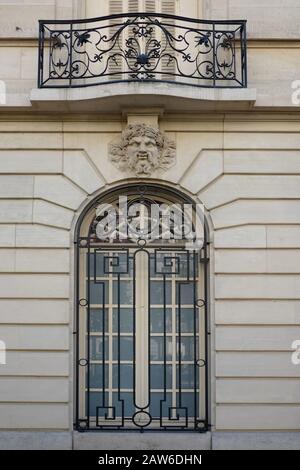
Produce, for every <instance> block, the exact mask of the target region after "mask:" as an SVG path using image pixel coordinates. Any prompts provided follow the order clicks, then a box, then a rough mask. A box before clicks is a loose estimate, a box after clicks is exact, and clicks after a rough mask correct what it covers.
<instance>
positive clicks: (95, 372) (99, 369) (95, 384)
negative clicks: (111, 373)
mask: <svg viewBox="0 0 300 470" xmlns="http://www.w3.org/2000/svg"><path fill="white" fill-rule="evenodd" d="M86 373H88V371H87V368H86ZM103 385H105V388H108V366H107V365H106V366H105V383H104V384H103V366H102V364H90V388H101V389H102V388H103Z"/></svg>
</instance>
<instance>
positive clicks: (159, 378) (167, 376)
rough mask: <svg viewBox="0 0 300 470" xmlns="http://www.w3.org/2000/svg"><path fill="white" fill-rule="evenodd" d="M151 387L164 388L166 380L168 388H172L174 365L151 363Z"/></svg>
mask: <svg viewBox="0 0 300 470" xmlns="http://www.w3.org/2000/svg"><path fill="white" fill-rule="evenodd" d="M150 378H151V389H157V388H164V382H165V381H166V388H172V366H170V365H167V366H166V368H165V367H164V365H160V364H151V369H150Z"/></svg>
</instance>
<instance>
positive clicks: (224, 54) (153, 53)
mask: <svg viewBox="0 0 300 470" xmlns="http://www.w3.org/2000/svg"><path fill="white" fill-rule="evenodd" d="M120 81H131V82H132V81H133V82H141V81H143V82H144V81H160V82H171V83H174V82H176V83H177V82H178V83H180V84H188V85H195V86H199V87H205V88H229V87H246V86H247V60H246V21H202V20H197V19H190V18H181V17H176V16H171V15H157V14H150V13H147V14H146V13H145V14H142V13H136V14H135V13H133V14H126V15H124V14H120V15H113V16H107V17H103V18H97V19H90V20H86V19H84V20H74V21H53V22H47V21H40V34H39V80H38V85H39V88H45V87H47V88H57V87H81V86H89V85H101V84H104V83H108V82H120Z"/></svg>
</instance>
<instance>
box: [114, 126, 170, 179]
mask: <svg viewBox="0 0 300 470" xmlns="http://www.w3.org/2000/svg"><path fill="white" fill-rule="evenodd" d="M109 159H110V161H111V162H112V163H113V164H114V165H115V166H116V167H117V168H119V169H120V170H121V171H127V172H132V173H134V174H135V175H136V176H138V177H149V176H151V175H152V174H153V173H154V172H156V171H165V170H167V169H168V168H170V167H171V166H173V165H174V164H175V160H176V148H175V142H174V141H172V140H170V139H169V138H168V137H167V136H166V135H165V134H164V133H163V132H161V131H160V130H158V129H156V128H154V127H150V126H148V125H147V124H144V123H143V124H129V125H128V126H127V127H126V129H125V130H124V131H123V132H122V135H121V137H120V138H118V139H116V140H115V141H113V142H111V143H110V144H109Z"/></svg>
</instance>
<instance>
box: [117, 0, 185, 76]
mask: <svg viewBox="0 0 300 470" xmlns="http://www.w3.org/2000/svg"><path fill="white" fill-rule="evenodd" d="M139 12H147V13H158V14H159V13H165V14H171V15H175V13H176V0H110V1H109V14H110V15H115V14H118V13H139ZM121 21H122V20H118V19H117V20H110V24H111V28H110V32H111V35H113V34H114V32H116V31H117V30H118V27H117V26H114V25H116V24H120V22H121ZM166 21H167V23H168V24H169V25H173V24H174V27H173V26H169V27H168V30H169V32H170V33H171V34H172V35H173V34H175V21H174V20H172V19H168V20H166ZM154 34H155V36H157V32H156V33H154ZM158 35H160V33H159V32H158ZM153 37H154V36H153ZM156 39H158V40H159V39H160V38H159V37H156ZM122 41H125V37H123V38H122ZM161 45H162V50H164V53H165V56H164V57H162V59H161V63H160V66H159V69H160V70H161V72H162V76H161V78H162V80H164V79H165V80H173V79H174V78H173V77H172V74H173V73H174V71H175V64H174V63H173V62H172V59H171V58H170V56H173V50H172V47H171V46H170V45H169V44H168V42H167V40H166V38H165V35H164V34H162V35H161ZM118 51H119V48H118V46H117V45H116V47H115V48H114V49H113V50H112V51H111V55H112V56H113V55H114V54H116V56H115V58H111V60H110V62H109V67H108V71H109V73H110V74H113V76H112V79H113V80H121V79H122V63H121V62H122V61H121V58H120V57H118V55H117V53H118ZM168 54H169V55H168ZM130 60H132V59H129V61H130ZM170 74H171V75H170Z"/></svg>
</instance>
